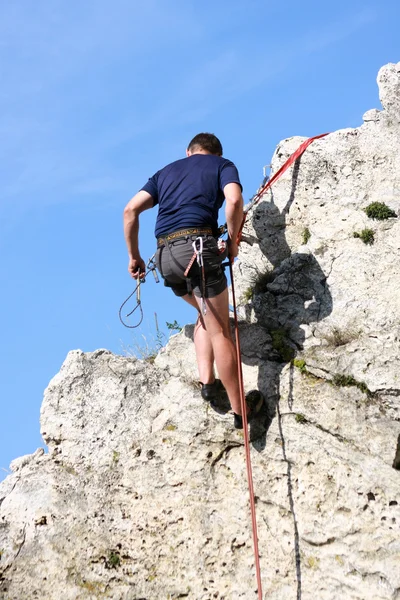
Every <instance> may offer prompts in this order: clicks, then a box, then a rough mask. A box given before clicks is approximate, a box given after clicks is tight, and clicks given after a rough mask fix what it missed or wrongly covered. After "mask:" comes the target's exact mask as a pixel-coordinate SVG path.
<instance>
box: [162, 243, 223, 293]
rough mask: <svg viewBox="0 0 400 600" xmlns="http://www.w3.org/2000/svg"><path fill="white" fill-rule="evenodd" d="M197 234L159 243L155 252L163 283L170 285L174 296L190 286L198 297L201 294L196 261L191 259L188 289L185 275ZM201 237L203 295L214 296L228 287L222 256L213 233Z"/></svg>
mask: <svg viewBox="0 0 400 600" xmlns="http://www.w3.org/2000/svg"><path fill="white" fill-rule="evenodd" d="M197 237H198V236H197V235H189V236H185V237H184V238H179V239H177V240H173V241H170V242H167V243H166V245H165V246H162V247H161V248H159V249H158V250H157V252H156V257H155V260H156V265H157V269H158V270H159V271H160V273H161V275H162V277H163V279H164V285H166V286H167V287H170V288H171V289H172V291H173V292H174V294H176V296H184V295H185V294H187V293H188V292H189V291H190V289H191V290H192V291H193V294H194V295H195V296H197V297H198V298H200V297H201V295H202V294H201V291H202V290H201V281H202V277H201V269H200V267H199V265H198V264H197V260H196V261H194V263H193V265H192V268H191V269H190V271H189V273H188V279H189V288H188V281H187V278H186V277H185V275H184V272H185V271H186V268H187V266H188V264H189V262H190V259H191V258H192V256H193V253H194V249H193V246H192V244H193V242H194V241H195V239H196V238H197ZM202 237H203V260H204V271H205V282H206V289H205V290H204V292H203V295H204V297H205V298H214V297H215V296H218V295H219V294H220V293H221V292H223V291H224V290H225V289H226V288H227V286H228V282H227V280H226V277H225V273H224V267H222V266H221V264H222V262H223V257H222V256H221V254H220V252H219V249H218V244H217V240H216V239H215V237H213V236H212V235H205V236H202Z"/></svg>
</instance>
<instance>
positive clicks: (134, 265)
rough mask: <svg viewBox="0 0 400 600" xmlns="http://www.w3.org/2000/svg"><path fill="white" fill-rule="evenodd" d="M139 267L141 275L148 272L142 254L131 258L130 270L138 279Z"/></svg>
mask: <svg viewBox="0 0 400 600" xmlns="http://www.w3.org/2000/svg"><path fill="white" fill-rule="evenodd" d="M139 269H140V277H144V274H145V272H146V265H145V262H144V260H143V258H142V257H141V256H138V257H137V258H130V259H129V265H128V271H129V273H130V274H131V276H132V277H133V278H134V279H137V278H138V277H139Z"/></svg>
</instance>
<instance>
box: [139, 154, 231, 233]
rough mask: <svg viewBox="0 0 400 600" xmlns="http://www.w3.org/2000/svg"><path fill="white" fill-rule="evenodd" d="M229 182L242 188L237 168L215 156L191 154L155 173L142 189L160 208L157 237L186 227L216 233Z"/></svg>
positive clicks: (156, 230) (228, 161)
mask: <svg viewBox="0 0 400 600" xmlns="http://www.w3.org/2000/svg"><path fill="white" fill-rule="evenodd" d="M228 183H238V184H239V185H240V187H242V186H241V183H240V179H239V173H238V171H237V168H236V167H235V165H234V164H233V162H231V161H230V160H227V159H226V158H222V156H216V155H214V154H193V155H192V156H189V157H187V158H182V159H181V160H177V161H175V162H173V163H171V164H170V165H167V166H166V167H164V168H163V169H161V171H157V173H156V174H155V175H153V177H150V179H149V180H148V182H147V183H146V185H145V186H143V187H142V190H144V191H146V192H148V193H149V194H150V195H151V196H152V197H153V199H154V204H158V205H159V209H158V216H157V221H156V228H155V235H156V237H160V236H162V235H165V234H167V233H172V232H174V231H179V230H180V229H184V228H185V227H211V228H212V230H213V232H214V233H215V234H216V233H217V229H218V211H219V209H220V208H221V206H222V204H223V202H224V192H223V189H224V187H225V186H226V185H227V184H228Z"/></svg>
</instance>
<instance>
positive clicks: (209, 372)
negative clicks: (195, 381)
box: [182, 294, 215, 383]
mask: <svg viewBox="0 0 400 600" xmlns="http://www.w3.org/2000/svg"><path fill="white" fill-rule="evenodd" d="M182 298H183V299H184V300H185V301H186V302H188V303H189V304H190V305H191V306H193V308H195V309H196V311H197V313H198V317H197V321H196V325H195V326H194V336H193V339H194V347H195V349H196V359H197V367H198V369H199V377H200V381H201V383H214V381H215V374H214V351H213V347H212V344H211V339H210V336H209V335H208V332H207V330H206V328H205V326H204V321H203V320H202V317H201V314H200V312H199V308H198V306H197V302H196V300H195V299H194V297H193V296H189V294H186V295H185V296H182Z"/></svg>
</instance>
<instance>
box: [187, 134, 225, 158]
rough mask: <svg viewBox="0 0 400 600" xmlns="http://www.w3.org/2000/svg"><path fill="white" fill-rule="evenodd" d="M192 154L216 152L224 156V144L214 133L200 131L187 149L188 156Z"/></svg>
mask: <svg viewBox="0 0 400 600" xmlns="http://www.w3.org/2000/svg"><path fill="white" fill-rule="evenodd" d="M192 154H216V155H217V156H222V145H221V142H220V141H219V139H218V138H217V137H216V136H215V135H214V134H213V133H198V134H197V135H195V136H194V138H193V139H192V141H191V142H190V143H189V146H188V147H187V150H186V156H191V155H192Z"/></svg>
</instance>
